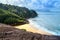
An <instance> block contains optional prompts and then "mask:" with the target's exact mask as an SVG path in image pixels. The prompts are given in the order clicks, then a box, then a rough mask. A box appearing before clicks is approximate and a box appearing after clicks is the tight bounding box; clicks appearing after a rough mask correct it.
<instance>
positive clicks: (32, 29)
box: [14, 24, 53, 35]
mask: <svg viewBox="0 0 60 40" xmlns="http://www.w3.org/2000/svg"><path fill="white" fill-rule="evenodd" d="M14 27H15V28H18V29H25V30H26V31H28V32H33V33H39V34H43V35H53V34H51V33H48V32H46V31H44V30H38V29H36V28H34V27H33V25H30V24H24V25H19V26H14Z"/></svg>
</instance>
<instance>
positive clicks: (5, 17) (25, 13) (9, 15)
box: [0, 3, 37, 25]
mask: <svg viewBox="0 0 60 40" xmlns="http://www.w3.org/2000/svg"><path fill="white" fill-rule="evenodd" d="M36 16H37V13H36V12H35V11H34V10H29V9H28V8H25V7H18V6H14V5H7V4H2V3H0V23H5V24H9V25H16V24H25V23H28V21H27V19H29V18H34V17H36Z"/></svg>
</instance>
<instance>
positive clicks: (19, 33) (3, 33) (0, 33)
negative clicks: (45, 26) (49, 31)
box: [0, 26, 60, 40]
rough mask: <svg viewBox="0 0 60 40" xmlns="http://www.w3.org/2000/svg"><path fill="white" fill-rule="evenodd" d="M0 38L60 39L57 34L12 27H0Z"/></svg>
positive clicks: (26, 39)
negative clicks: (38, 32)
mask: <svg viewBox="0 0 60 40" xmlns="http://www.w3.org/2000/svg"><path fill="white" fill-rule="evenodd" d="M0 40H60V37H59V36H54V35H41V34H37V33H32V32H27V31H24V30H20V29H16V28H12V27H10V26H9V27H2V26H1V27H0Z"/></svg>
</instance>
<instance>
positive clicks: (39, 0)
mask: <svg viewBox="0 0 60 40" xmlns="http://www.w3.org/2000/svg"><path fill="white" fill-rule="evenodd" d="M0 3H4V4H11V5H18V6H24V7H27V8H30V9H35V10H40V9H43V10H44V9H47V10H52V11H60V0H0Z"/></svg>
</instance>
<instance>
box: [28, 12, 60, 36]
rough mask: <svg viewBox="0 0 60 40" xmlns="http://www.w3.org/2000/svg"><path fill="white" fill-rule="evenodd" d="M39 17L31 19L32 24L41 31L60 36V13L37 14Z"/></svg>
mask: <svg viewBox="0 0 60 40" xmlns="http://www.w3.org/2000/svg"><path fill="white" fill-rule="evenodd" d="M37 13H38V17H36V18H32V19H30V20H29V21H30V23H31V24H33V25H35V27H36V28H37V29H38V30H40V29H43V30H45V31H47V32H49V33H51V34H53V35H58V36H60V13H57V12H37Z"/></svg>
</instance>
